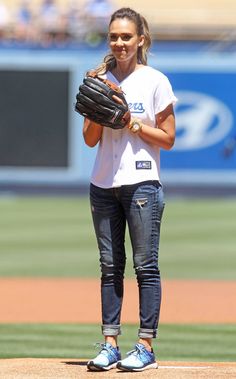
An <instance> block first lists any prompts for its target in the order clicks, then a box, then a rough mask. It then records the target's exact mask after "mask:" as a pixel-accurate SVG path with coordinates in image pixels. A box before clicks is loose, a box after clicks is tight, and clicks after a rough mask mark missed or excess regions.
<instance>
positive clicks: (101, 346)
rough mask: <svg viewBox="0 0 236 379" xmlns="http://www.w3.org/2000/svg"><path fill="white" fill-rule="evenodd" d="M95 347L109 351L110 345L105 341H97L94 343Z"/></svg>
mask: <svg viewBox="0 0 236 379" xmlns="http://www.w3.org/2000/svg"><path fill="white" fill-rule="evenodd" d="M94 347H95V349H101V350H107V351H109V349H108V347H107V346H106V344H105V343H100V342H95V343H94Z"/></svg>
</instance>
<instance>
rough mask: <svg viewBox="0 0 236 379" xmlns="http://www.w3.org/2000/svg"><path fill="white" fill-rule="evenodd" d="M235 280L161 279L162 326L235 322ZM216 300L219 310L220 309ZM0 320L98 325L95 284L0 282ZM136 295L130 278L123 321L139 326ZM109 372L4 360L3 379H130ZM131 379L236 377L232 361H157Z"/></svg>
mask: <svg viewBox="0 0 236 379" xmlns="http://www.w3.org/2000/svg"><path fill="white" fill-rule="evenodd" d="M235 294H236V282H216V281H193V280H191V281H183V280H178V281H163V303H162V310H161V322H164V323H185V324H187V323H235V322H236V301H235ZM219 302H220V307H219ZM0 309H1V312H0V322H1V323H3V322H6V323H18V322H20V323H21V322H23V323H24V322H52V323H60V322H66V323H70V322H79V323H90V322H91V323H93V322H95V323H99V322H100V291H99V280H89V279H86V280H83V279H41V278H40V279H35V278H34V279H22V278H19V279H17V278H5V279H4V278H2V279H0ZM137 315H138V294H137V285H136V282H135V281H134V280H126V281H125V298H124V307H123V314H122V321H123V322H130V323H133V322H135V323H136V322H137ZM130 375H132V373H124V372H119V371H117V370H111V371H109V372H100V373H90V372H88V371H87V369H86V361H82V360H81V361H80V360H75V359H71V360H68V359H64V360H63V359H32V358H27V359H2V360H0V378H4V379H55V378H57V379H72V378H76V379H78V378H79V379H84V378H86V379H87V378H92V377H93V378H94V376H96V377H97V378H114V379H115V378H121V377H122V378H128V377H130ZM135 377H140V378H147V377H148V378H149V379H152V378H158V379H173V378H175V379H191V378H220V379H224V378H227V379H228V378H236V363H233V362H232V363H208V362H207V363H196V362H194V363H193V362H159V369H158V370H149V371H148V372H147V371H146V372H143V373H136V374H135Z"/></svg>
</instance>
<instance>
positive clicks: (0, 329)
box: [0, 324, 236, 361]
mask: <svg viewBox="0 0 236 379" xmlns="http://www.w3.org/2000/svg"><path fill="white" fill-rule="evenodd" d="M123 332H124V333H123V334H122V336H121V337H120V340H119V345H120V348H121V351H122V353H123V355H125V352H127V351H129V350H131V349H132V348H133V345H134V343H135V341H136V340H137V326H135V325H126V326H124V327H123ZM235 334H236V325H161V326H160V332H159V339H158V341H156V342H155V341H154V350H155V353H156V355H157V357H158V359H159V360H177V361H235V356H236V347H235ZM97 341H99V342H102V338H101V335H100V327H99V326H98V325H78V324H77V325H76V324H58V325H57V324H28V325H25V324H24V325H22V324H17V325H11V324H2V325H0V358H14V357H17V358H24V357H41V358H62V359H64V360H66V359H69V358H77V359H80V358H81V359H82V358H85V359H88V358H92V357H93V356H94V355H95V354H96V351H95V350H94V346H93V344H94V342H97ZM157 342H158V343H157Z"/></svg>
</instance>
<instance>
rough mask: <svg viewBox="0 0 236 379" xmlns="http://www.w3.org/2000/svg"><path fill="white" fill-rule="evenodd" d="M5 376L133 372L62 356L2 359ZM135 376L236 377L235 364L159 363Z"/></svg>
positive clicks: (83, 378)
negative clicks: (91, 367) (90, 367)
mask: <svg viewBox="0 0 236 379" xmlns="http://www.w3.org/2000/svg"><path fill="white" fill-rule="evenodd" d="M0 370H1V374H0V375H1V378H4V379H55V378H57V379H87V378H95V377H96V378H109V379H113V378H114V379H118V378H123V379H125V378H130V377H131V376H132V375H134V374H133V373H124V372H121V371H117V370H111V371H109V372H96V373H93V372H88V371H87V368H86V361H79V360H75V359H73V360H62V359H31V358H28V359H3V360H1V362H0ZM135 377H136V378H147V377H148V378H149V379H152V378H158V379H173V378H174V379H189V378H208V379H209V378H220V379H224V378H225V379H226V378H227V379H229V378H236V363H233V362H232V363H208V362H207V363H201V362H199V363H198V362H194V363H191V362H187V363H186V362H185V363H184V362H159V368H158V370H149V371H146V372H145V371H144V372H143V373H141V372H140V373H135Z"/></svg>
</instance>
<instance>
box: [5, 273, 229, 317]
mask: <svg viewBox="0 0 236 379" xmlns="http://www.w3.org/2000/svg"><path fill="white" fill-rule="evenodd" d="M235 300H236V281H231V282H230V281H224V282H223V281H197V280H188V281H184V280H177V281H174V280H169V281H163V302H162V309H161V322H163V323H184V324H187V323H236V301H235ZM219 305H220V306H219ZM0 309H1V312H0V322H1V323H3V322H6V323H16V322H23V323H24V322H53V323H60V322H61V323H63V322H65V323H72V322H75V323H76V322H79V323H99V322H100V290H99V280H96V279H92V280H90V279H42V278H40V279H22V278H19V279H17V278H5V279H4V278H1V279H0ZM137 321H138V294H137V285H136V282H135V280H132V279H129V280H126V281H125V297H124V306H123V312H122V322H123V323H124V322H129V323H136V322H137Z"/></svg>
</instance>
